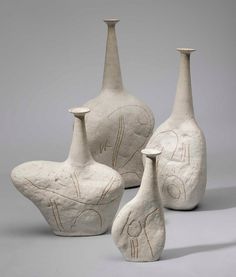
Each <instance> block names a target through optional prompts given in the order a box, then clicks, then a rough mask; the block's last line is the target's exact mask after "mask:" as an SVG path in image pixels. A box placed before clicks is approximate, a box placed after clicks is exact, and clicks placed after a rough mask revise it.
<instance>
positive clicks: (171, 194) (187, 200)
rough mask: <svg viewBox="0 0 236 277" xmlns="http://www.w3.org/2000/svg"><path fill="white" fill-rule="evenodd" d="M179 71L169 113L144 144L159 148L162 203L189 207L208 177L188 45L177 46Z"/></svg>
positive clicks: (178, 208) (201, 192)
mask: <svg viewBox="0 0 236 277" xmlns="http://www.w3.org/2000/svg"><path fill="white" fill-rule="evenodd" d="M177 50H178V51H179V52H180V71H179V80H178V84H177V92H176V97H175V103H174V107H173V111H172V114H171V116H170V117H169V118H168V119H167V120H166V121H165V122H164V123H163V124H161V125H160V127H158V128H157V130H156V131H155V133H154V134H153V136H152V137H151V139H150V141H149V142H148V144H147V147H150V148H156V149H161V150H162V155H161V157H160V162H159V174H158V183H159V186H160V192H161V195H162V200H163V205H164V206H165V207H167V208H171V209H176V210H191V209H193V208H195V207H196V206H197V205H198V203H199V202H200V201H201V199H202V197H203V195H204V192H205V188H206V181H207V170H206V142H205V137H204V134H203V132H202V131H201V129H200V128H199V126H198V124H197V122H196V120H195V118H194V110H193V101H192V88H191V76H190V53H191V52H192V51H194V50H193V49H188V48H178V49H177Z"/></svg>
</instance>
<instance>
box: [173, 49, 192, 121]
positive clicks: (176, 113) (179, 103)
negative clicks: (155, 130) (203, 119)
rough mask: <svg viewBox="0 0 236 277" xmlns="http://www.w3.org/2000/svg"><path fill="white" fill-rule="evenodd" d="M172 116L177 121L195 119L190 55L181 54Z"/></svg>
mask: <svg viewBox="0 0 236 277" xmlns="http://www.w3.org/2000/svg"><path fill="white" fill-rule="evenodd" d="M172 116H173V117H174V118H175V119H176V120H181V121H182V120H186V119H188V118H193V117H194V110H193V99H192V87H191V74H190V53H182V52H181V54H180V68H179V79H178V83H177V90H176V96H175V102H174V107H173V112H172Z"/></svg>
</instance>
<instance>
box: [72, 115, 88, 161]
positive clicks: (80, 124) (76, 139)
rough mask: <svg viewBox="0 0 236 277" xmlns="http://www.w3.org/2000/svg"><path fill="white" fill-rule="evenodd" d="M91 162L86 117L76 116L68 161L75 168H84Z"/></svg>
mask: <svg viewBox="0 0 236 277" xmlns="http://www.w3.org/2000/svg"><path fill="white" fill-rule="evenodd" d="M91 160H92V156H91V153H90V151H89V147H88V141H87V133H86V127H85V119H84V116H75V119H74V128H73V136H72V143H71V147H70V152H69V156H68V159H67V161H68V162H69V163H70V164H71V165H73V166H82V165H84V164H86V163H88V162H89V161H91Z"/></svg>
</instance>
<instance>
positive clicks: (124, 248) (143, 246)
mask: <svg viewBox="0 0 236 277" xmlns="http://www.w3.org/2000/svg"><path fill="white" fill-rule="evenodd" d="M151 163H153V164H154V166H153V164H151ZM112 237H113V240H114V242H115V244H116V246H117V247H118V248H119V250H120V252H121V253H122V255H123V256H124V258H125V259H126V260H128V261H132V262H150V261H156V260H158V259H159V258H160V256H161V253H162V251H163V248H164V244H165V221H164V214H163V209H162V204H161V198H160V196H159V190H158V184H157V182H156V171H155V161H147V160H146V164H145V169H144V175H143V178H142V183H141V186H140V189H139V191H138V193H137V195H136V196H135V197H134V198H133V199H132V200H131V201H130V202H128V203H127V204H126V205H125V206H124V207H123V208H122V209H121V211H120V212H119V213H118V215H117V216H116V218H115V220H114V223H113V225H112Z"/></svg>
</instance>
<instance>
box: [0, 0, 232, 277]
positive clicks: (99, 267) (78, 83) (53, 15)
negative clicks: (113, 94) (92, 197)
mask: <svg viewBox="0 0 236 277" xmlns="http://www.w3.org/2000/svg"><path fill="white" fill-rule="evenodd" d="M235 11H236V1H234V0H224V1H222V0H206V1H195V0H179V1H176V0H170V1H164V0H160V1H153V0H146V1H139V0H120V1H113V0H101V1H92V0H86V1H79V0H76V1H75V0H67V1H64V0H63V1H62V0H57V1H56V0H40V1H32V0H21V1H14V0H2V1H1V2H0V23H1V24H0V34H1V50H0V51H1V66H0V95H1V101H0V126H1V134H0V153H1V155H0V181H1V189H0V236H1V238H0V239H1V242H0V257H1V259H0V273H1V274H0V275H1V276H4V277H12V276H16V277H18V276H20V277H22V276H23V277H32V276H33V277H42V276H44V277H49V276H50V277H51V276H59V277H61V276H63V277H64V276H69V275H70V276H74V275H77V276H79V272H81V276H85V277H87V276H96V277H97V276H103V277H104V276H109V277H110V276H111V275H112V276H121V275H122V274H123V275H128V276H129V277H131V276H137V275H139V276H145V277H146V276H157V275H158V274H159V276H162V277H165V276H168V277H173V276H176V277H177V276H178V277H179V276H180V277H183V276H184V277H185V276H186V277H192V276H194V277H199V276H201V277H209V276H214V277H216V276H219V277H222V276H227V277H235V271H236V270H235V259H236V246H235V245H236V234H235V230H236V221H235V214H236V202H235V199H236V182H235V180H236V172H235V164H236V155H235V149H236V146H235V143H236V128H235V118H236V109H235V103H236V93H235V92H236V78H235V72H236V52H235V45H236V37H235V29H236V17H235V13H236V12H235ZM110 16H112V17H113V16H114V17H118V18H120V19H121V22H120V23H119V28H117V36H118V38H119V50H120V51H119V54H120V61H121V63H122V73H123V79H124V83H125V84H126V86H127V88H129V90H130V91H131V92H132V93H135V96H137V97H138V98H139V99H141V100H144V101H145V102H146V103H147V104H148V105H149V106H150V107H151V108H152V110H153V111H154V112H155V117H156V118H157V122H156V123H157V124H160V123H161V122H163V121H164V120H165V119H166V118H167V117H168V116H169V114H170V111H171V108H172V105H173V101H174V95H175V89H176V81H177V69H178V65H179V57H178V55H176V51H175V48H177V47H182V46H187V47H194V48H196V49H197V51H196V53H194V54H193V56H192V60H191V65H192V87H193V99H194V107H195V113H196V119H197V121H198V122H199V125H200V126H201V128H202V130H203V131H204V133H205V136H206V139H207V143H208V149H207V150H208V153H207V154H208V185H207V191H206V195H205V197H204V199H203V205H202V207H201V209H200V210H197V211H193V212H191V213H189V212H173V211H167V212H166V222H167V225H166V228H167V230H166V231H167V240H166V246H165V249H164V252H163V259H162V260H161V261H159V262H154V263H148V264H136V263H135V264H131V263H127V262H125V261H124V260H123V259H122V257H121V255H120V253H119V251H118V250H117V249H116V247H115V245H114V244H113V242H112V238H111V237H110V236H106V235H105V236H98V237H93V238H62V237H55V236H54V235H53V234H51V232H50V231H49V229H48V226H47V224H46V223H45V221H44V219H43V217H42V215H41V214H40V213H39V211H38V209H37V208H36V207H35V206H34V205H33V204H31V203H30V201H27V200H26V199H25V198H24V197H23V196H21V195H20V194H19V193H18V192H17V191H16V189H15V188H14V187H13V185H12V184H11V182H10V180H9V177H8V175H9V173H10V171H11V169H12V168H13V167H14V166H16V165H17V164H19V163H22V162H24V161H30V160H35V159H41V160H49V159H52V160H54V161H63V160H64V159H65V158H66V155H67V153H68V148H69V144H70V141H71V129H72V128H71V115H70V114H69V113H66V112H65V111H66V110H67V109H68V108H70V107H74V106H79V105H81V104H82V103H85V102H86V101H87V100H89V99H90V98H91V97H95V96H96V95H97V93H98V90H97V89H98V88H99V86H100V83H101V79H102V72H103V63H104V47H105V40H106V34H105V32H104V28H103V27H104V26H103V23H102V19H103V18H105V17H110ZM32 117H33V118H34V120H33V121H32ZM156 127H157V126H156ZM135 194H136V190H134V191H132V190H129V191H126V192H125V195H124V200H125V201H128V199H130V198H131V196H133V195H135ZM123 203H124V201H123Z"/></svg>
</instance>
